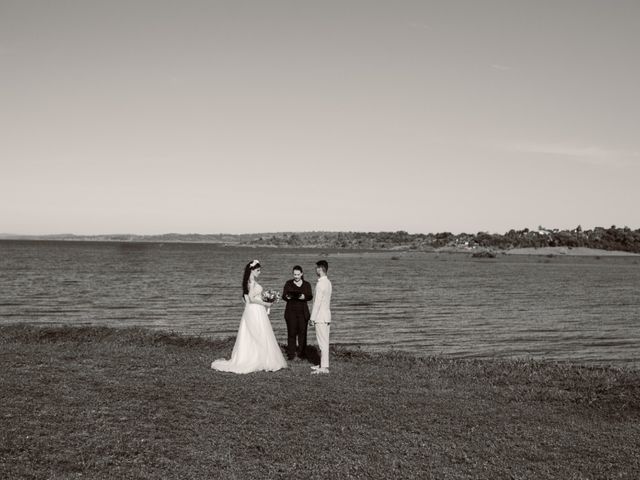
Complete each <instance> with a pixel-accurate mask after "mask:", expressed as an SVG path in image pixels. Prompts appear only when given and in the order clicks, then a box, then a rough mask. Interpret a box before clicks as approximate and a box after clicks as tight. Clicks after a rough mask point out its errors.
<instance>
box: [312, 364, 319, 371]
mask: <svg viewBox="0 0 640 480" xmlns="http://www.w3.org/2000/svg"><path fill="white" fill-rule="evenodd" d="M319 368H320V365H311V370H318V369H319Z"/></svg>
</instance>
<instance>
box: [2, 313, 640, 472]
mask: <svg viewBox="0 0 640 480" xmlns="http://www.w3.org/2000/svg"><path fill="white" fill-rule="evenodd" d="M232 347H233V339H228V340H224V341H213V340H209V339H205V338H196V337H183V336H179V335H175V334H170V333H163V332H151V331H147V330H142V329H111V328H96V327H80V328H74V327H59V328H54V327H32V326H17V325H7V326H2V327H0V388H1V390H0V427H1V428H0V478H2V479H13V478H49V479H63V478H64V479H67V478H91V479H100V478H142V479H145V478H148V479H167V478H176V479H178V478H179V479H189V478H198V479H200V478H207V479H208V478H211V479H214V478H237V479H247V478H299V479H305V478H318V479H320V478H322V479H332V478H437V479H457V478H481V479H484V478H486V479H502V478H506V479H524V478H527V479H529V478H530V479H545V478H554V479H583V478H594V479H595V478H598V479H600V478H628V479H636V478H640V372H638V371H633V370H621V369H606V368H592V367H580V366H569V365H561V364H545V363H538V362H531V361H467V360H456V359H449V358H446V357H428V358H415V357H412V356H410V355H406V354H401V353H397V352H390V353H385V354H365V353H362V352H359V351H357V350H346V349H338V350H334V351H333V352H332V364H331V374H330V375H329V376H320V375H314V376H311V375H310V374H309V372H310V370H309V364H307V363H291V364H290V368H289V369H287V370H282V371H279V372H275V373H264V372H261V373H254V374H249V375H234V374H223V373H219V372H214V371H212V370H210V368H209V365H210V363H211V361H212V360H213V359H216V358H220V357H228V356H229V355H230V352H231V349H232Z"/></svg>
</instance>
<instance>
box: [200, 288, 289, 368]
mask: <svg viewBox="0 0 640 480" xmlns="http://www.w3.org/2000/svg"><path fill="white" fill-rule="evenodd" d="M255 288H256V289H257V291H256V292H253V291H252V292H251V294H252V295H253V294H262V287H261V286H260V285H256V286H255ZM286 367H287V361H286V360H285V358H284V356H283V355H282V351H281V350H280V345H278V341H277V340H276V336H275V335H274V333H273V328H272V327H271V321H270V320H269V316H268V315H267V310H266V308H265V307H264V306H262V305H259V304H257V303H251V302H247V303H246V305H245V307H244V312H243V313H242V318H241V319H240V327H239V328H238V336H237V337H236V343H235V345H234V346H233V352H232V353H231V358H230V359H229V360H225V359H219V360H215V361H214V362H212V363H211V368H213V369H214V370H219V371H221V372H233V373H251V372H257V371H260V370H266V371H269V372H275V371H276V370H280V369H281V368H286Z"/></svg>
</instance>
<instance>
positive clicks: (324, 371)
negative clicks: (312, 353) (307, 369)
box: [311, 368, 329, 375]
mask: <svg viewBox="0 0 640 480" xmlns="http://www.w3.org/2000/svg"><path fill="white" fill-rule="evenodd" d="M321 373H329V369H328V368H317V369H315V370H314V371H313V372H311V375H318V374H321Z"/></svg>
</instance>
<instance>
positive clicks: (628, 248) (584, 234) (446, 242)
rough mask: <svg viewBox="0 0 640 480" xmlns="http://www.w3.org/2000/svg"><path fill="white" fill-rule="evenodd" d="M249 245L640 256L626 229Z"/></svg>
mask: <svg viewBox="0 0 640 480" xmlns="http://www.w3.org/2000/svg"><path fill="white" fill-rule="evenodd" d="M245 241H246V243H249V244H251V245H273V246H288V247H326V248H357V249H391V248H404V249H410V250H430V249H435V248H442V247H459V248H462V247H468V248H474V247H482V248H489V249H491V248H493V249H504V250H507V249H511V248H526V247H533V248H542V247H587V248H598V249H602V250H619V251H625V252H634V253H640V229H637V230H632V229H630V228H629V227H622V228H620V227H616V226H615V225H612V226H611V227H609V228H603V227H595V228H594V229H592V230H583V229H582V227H581V226H580V225H578V226H577V227H576V228H574V229H572V230H559V229H547V228H544V227H542V226H540V227H539V228H538V229H535V230H529V229H528V228H525V229H522V230H514V229H512V230H509V231H508V232H506V233H504V234H499V233H488V232H478V233H475V234H473V233H460V234H453V233H451V232H440V233H428V234H423V233H414V234H411V233H407V232H405V231H403V230H399V231H396V232H302V233H274V234H267V235H259V236H256V237H252V238H248V239H246V240H245Z"/></svg>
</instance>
